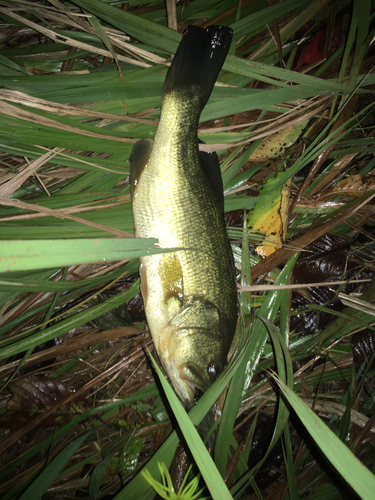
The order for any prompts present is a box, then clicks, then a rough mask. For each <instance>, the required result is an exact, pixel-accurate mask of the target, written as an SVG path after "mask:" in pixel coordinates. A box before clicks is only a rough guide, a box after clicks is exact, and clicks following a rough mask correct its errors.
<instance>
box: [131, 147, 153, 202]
mask: <svg viewBox="0 0 375 500" xmlns="http://www.w3.org/2000/svg"><path fill="white" fill-rule="evenodd" d="M151 151H152V142H151V141H146V140H142V141H138V142H136V143H135V144H134V146H133V149H132V154H131V155H130V182H131V195H132V198H133V196H134V191H135V188H136V187H137V184H138V181H139V178H140V176H141V174H142V172H143V169H144V168H145V166H146V164H147V162H148V160H149V159H150V156H151Z"/></svg>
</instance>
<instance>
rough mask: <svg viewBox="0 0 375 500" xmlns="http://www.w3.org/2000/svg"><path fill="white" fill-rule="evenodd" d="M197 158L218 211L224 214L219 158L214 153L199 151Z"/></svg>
mask: <svg viewBox="0 0 375 500" xmlns="http://www.w3.org/2000/svg"><path fill="white" fill-rule="evenodd" d="M199 142H202V141H199ZM199 157H200V159H201V163H202V167H203V171H204V173H205V174H206V177H207V179H208V181H209V183H210V184H211V186H212V189H213V191H214V194H215V199H216V201H217V204H218V206H219V208H220V211H221V212H222V213H224V193H223V179H222V177H221V170H220V163H219V158H218V157H217V154H216V153H215V152H213V153H206V152H205V151H199Z"/></svg>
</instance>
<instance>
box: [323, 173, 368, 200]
mask: <svg viewBox="0 0 375 500" xmlns="http://www.w3.org/2000/svg"><path fill="white" fill-rule="evenodd" d="M374 189H375V176H374V175H369V176H364V175H360V174H356V175H351V176H350V177H347V178H346V179H343V180H342V181H340V182H338V183H337V184H336V186H335V187H334V188H333V189H332V191H333V192H334V193H338V194H343V195H345V196H351V197H353V198H358V197H359V196H362V195H364V194H366V193H369V192H370V191H373V190H374Z"/></svg>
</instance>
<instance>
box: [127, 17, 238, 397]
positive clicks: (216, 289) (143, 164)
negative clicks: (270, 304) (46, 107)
mask: <svg viewBox="0 0 375 500" xmlns="http://www.w3.org/2000/svg"><path fill="white" fill-rule="evenodd" d="M231 39H232V30H231V29H230V28H225V27H221V26H211V27H209V28H207V29H206V30H205V29H203V28H199V27H197V26H189V27H188V28H187V30H186V31H185V33H184V35H183V37H182V40H181V42H180V45H179V46H178V49H177V52H176V54H175V57H174V59H173V62H172V64H171V66H170V68H169V70H168V72H167V75H166V78H165V82H164V86H163V92H162V109H161V116H160V121H159V125H158V128H157V131H156V134H155V138H154V142H153V143H152V142H150V141H143V140H142V141H139V142H137V143H136V144H135V145H134V147H133V150H132V154H131V168H130V173H131V183H132V205H133V216H134V227H135V234H136V236H137V237H142V238H158V240H159V244H160V247H162V248H178V249H179V250H178V251H175V252H172V253H165V254H159V255H150V256H144V257H142V258H140V267H139V269H140V276H141V293H142V297H143V302H144V307H145V312H146V318H147V323H148V326H149V329H150V332H151V335H152V338H153V341H154V344H155V348H156V350H157V353H158V355H159V357H160V359H161V361H162V363H163V365H164V368H165V370H166V372H167V374H168V376H169V378H170V380H171V382H172V385H173V387H174V389H175V391H176V392H177V394H178V395H179V397H180V398H181V399H182V401H183V402H185V404H187V405H190V404H191V403H192V402H193V401H194V397H195V392H196V389H199V390H201V391H205V390H206V389H207V388H208V387H209V386H210V385H211V384H212V382H213V381H214V380H215V378H216V377H217V376H218V375H219V374H220V373H221V371H222V370H223V368H224V365H225V363H226V361H227V355H228V350H229V347H230V344H231V342H232V339H233V335H234V333H235V330H236V324H237V314H238V306H237V287H236V276H235V268H234V262H233V255H232V251H231V247H230V244H229V240H228V236H227V232H226V228H225V224H224V197H223V184H222V179H221V171H220V166H219V162H218V158H217V155H216V154H208V153H205V154H204V153H203V154H202V153H200V152H199V147H198V133H197V131H198V123H199V116H200V114H201V112H202V110H203V108H204V106H205V104H206V102H207V101H208V98H209V97H210V94H211V92H212V88H213V86H214V84H215V81H216V78H217V76H218V74H219V72H220V70H221V67H222V65H223V63H224V60H225V57H226V55H227V52H228V49H229V46H230V42H231ZM180 249H181V250H180Z"/></svg>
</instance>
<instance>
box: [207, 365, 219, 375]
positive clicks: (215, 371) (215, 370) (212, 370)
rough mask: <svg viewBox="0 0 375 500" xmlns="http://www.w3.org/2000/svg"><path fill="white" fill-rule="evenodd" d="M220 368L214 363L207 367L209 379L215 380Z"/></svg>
mask: <svg viewBox="0 0 375 500" xmlns="http://www.w3.org/2000/svg"><path fill="white" fill-rule="evenodd" d="M219 372H220V368H219V366H218V365H217V364H216V363H211V364H209V365H208V367H207V373H208V375H209V376H210V377H211V378H216V377H217V376H218V375H219Z"/></svg>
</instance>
